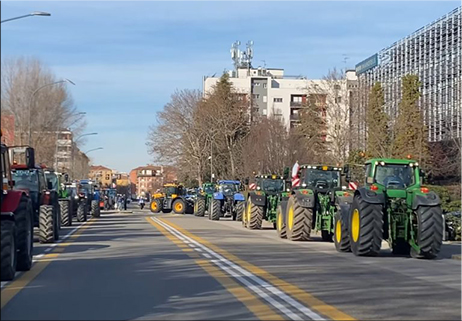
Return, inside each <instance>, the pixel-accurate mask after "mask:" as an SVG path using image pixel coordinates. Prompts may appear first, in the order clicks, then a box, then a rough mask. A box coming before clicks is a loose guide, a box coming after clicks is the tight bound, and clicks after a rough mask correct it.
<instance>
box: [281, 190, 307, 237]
mask: <svg viewBox="0 0 462 321" xmlns="http://www.w3.org/2000/svg"><path fill="white" fill-rule="evenodd" d="M312 224H313V209H311V208H305V207H302V206H301V205H300V204H299V202H298V200H297V198H296V197H295V196H293V197H291V198H289V202H288V204H287V214H286V231H287V239H289V240H291V241H307V240H308V239H309V238H310V234H311V227H312Z"/></svg>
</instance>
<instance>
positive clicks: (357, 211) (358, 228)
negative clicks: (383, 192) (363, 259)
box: [348, 195, 383, 256]
mask: <svg viewBox="0 0 462 321" xmlns="http://www.w3.org/2000/svg"><path fill="white" fill-rule="evenodd" d="M348 230H349V232H350V244H351V251H352V252H353V254H354V255H356V256H375V255H377V254H378V253H379V251H380V247H381V245H382V237H383V210H382V205H381V204H370V203H366V202H365V201H364V200H363V199H362V198H361V196H359V195H357V196H355V198H354V199H353V203H352V205H351V212H350V225H349V228H348Z"/></svg>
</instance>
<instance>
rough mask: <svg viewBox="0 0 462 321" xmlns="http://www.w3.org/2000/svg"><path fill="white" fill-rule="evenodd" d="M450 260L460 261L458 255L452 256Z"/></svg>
mask: <svg viewBox="0 0 462 321" xmlns="http://www.w3.org/2000/svg"><path fill="white" fill-rule="evenodd" d="M451 258H452V259H453V260H458V261H460V260H461V256H460V254H459V255H453V256H452V257H451Z"/></svg>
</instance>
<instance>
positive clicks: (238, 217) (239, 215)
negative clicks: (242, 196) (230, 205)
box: [235, 201, 245, 222]
mask: <svg viewBox="0 0 462 321" xmlns="http://www.w3.org/2000/svg"><path fill="white" fill-rule="evenodd" d="M244 209H245V202H244V201H239V202H237V203H236V218H235V221H238V222H239V221H242V216H243V214H244Z"/></svg>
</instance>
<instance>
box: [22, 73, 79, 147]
mask: <svg viewBox="0 0 462 321" xmlns="http://www.w3.org/2000/svg"><path fill="white" fill-rule="evenodd" d="M64 82H68V83H70V84H72V85H75V83H74V82H72V81H71V80H69V79H67V78H66V79H63V80H59V81H55V82H52V83H50V84H46V85H43V86H40V87H38V88H37V89H35V90H34V92H33V93H32V95H31V96H30V101H29V146H31V145H32V100H33V99H34V96H35V94H37V93H38V92H39V90H41V89H43V88H45V87H49V86H54V85H57V84H61V83H64Z"/></svg>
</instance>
